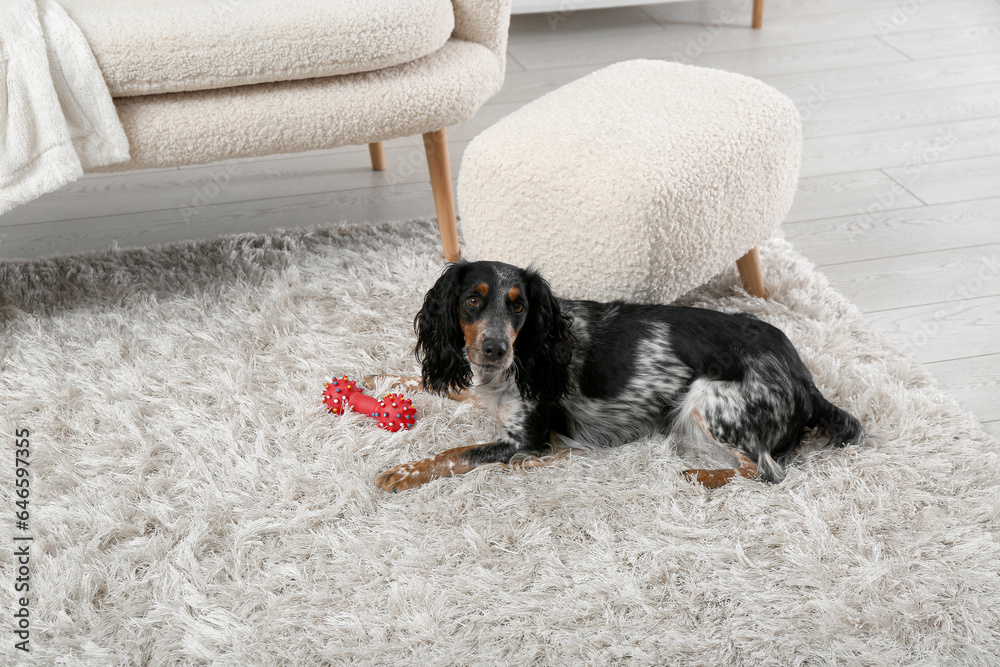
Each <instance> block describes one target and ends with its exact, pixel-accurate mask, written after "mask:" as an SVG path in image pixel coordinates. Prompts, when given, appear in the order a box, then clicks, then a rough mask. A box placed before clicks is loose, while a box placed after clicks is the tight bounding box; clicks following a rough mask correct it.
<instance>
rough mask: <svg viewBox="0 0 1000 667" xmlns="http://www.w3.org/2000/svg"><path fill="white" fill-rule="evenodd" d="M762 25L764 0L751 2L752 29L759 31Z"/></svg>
mask: <svg viewBox="0 0 1000 667" xmlns="http://www.w3.org/2000/svg"><path fill="white" fill-rule="evenodd" d="M763 24H764V0H753V27H754V29H755V30H760V27H761V26H762V25H763Z"/></svg>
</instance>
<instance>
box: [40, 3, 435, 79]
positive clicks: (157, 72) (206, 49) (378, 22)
mask: <svg viewBox="0 0 1000 667" xmlns="http://www.w3.org/2000/svg"><path fill="white" fill-rule="evenodd" d="M60 2H61V4H62V5H63V6H64V7H65V9H66V11H67V12H68V13H69V15H70V16H71V17H72V18H73V20H74V21H76V23H77V24H78V25H79V26H80V28H81V30H83V33H84V35H86V37H87V40H88V41H89V42H90V47H91V49H93V51H94V56H95V57H96V58H97V63H98V65H100V67H101V71H102V72H103V73H104V78H105V79H106V80H107V83H108V87H109V88H110V90H111V94H112V96H114V97H129V96H134V95H150V94H155V93H172V92H180V91H189V90H208V89H214V88H225V87H229V86H242V85H247V84H256V83H266V82H273V81H292V80H296V79H307V78H312V77H322V76H334V75H339V74H350V73H353V72H369V71H374V70H378V69H382V68H385V67H389V66H392V65H399V64H401V63H406V62H409V61H411V60H414V59H416V58H419V57H421V56H426V55H428V54H430V53H433V52H434V51H436V50H437V49H439V48H440V47H441V46H442V45H444V43H445V42H446V41H447V40H448V37H449V36H450V35H451V32H452V29H453V27H454V23H455V17H454V12H453V9H452V4H451V0H297V1H296V2H279V1H278V0H60Z"/></svg>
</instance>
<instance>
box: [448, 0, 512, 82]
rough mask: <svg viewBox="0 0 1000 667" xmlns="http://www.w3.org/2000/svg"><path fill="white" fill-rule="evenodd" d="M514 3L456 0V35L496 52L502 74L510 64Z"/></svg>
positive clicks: (490, 0) (493, 0)
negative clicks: (509, 36)
mask: <svg viewBox="0 0 1000 667" xmlns="http://www.w3.org/2000/svg"><path fill="white" fill-rule="evenodd" d="M510 3H511V0H452V5H454V7H455V30H454V32H453V33H452V36H454V37H457V38H459V39H464V40H467V41H470V42H475V43H477V44H482V45H483V46H485V47H486V48H488V49H489V50H490V51H492V52H493V53H494V54H495V55H496V56H497V58H498V59H499V61H500V72H501V74H502V73H503V72H504V71H505V69H506V65H507V30H508V29H509V28H510Z"/></svg>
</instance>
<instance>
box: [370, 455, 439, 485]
mask: <svg viewBox="0 0 1000 667" xmlns="http://www.w3.org/2000/svg"><path fill="white" fill-rule="evenodd" d="M430 463H431V459H420V460H419V461H410V462H409V463H404V464H402V465H398V466H396V467H394V468H389V469H388V470H386V471H385V472H384V473H382V474H381V475H379V476H378V477H376V478H375V486H377V487H378V488H380V489H382V490H383V491H388V492H390V493H397V492H399V491H406V490H408V489H415V488H416V487H418V486H421V485H423V484H426V483H427V482H429V481H431V480H432V479H434V477H435V476H434V475H431V474H430V467H431V466H430Z"/></svg>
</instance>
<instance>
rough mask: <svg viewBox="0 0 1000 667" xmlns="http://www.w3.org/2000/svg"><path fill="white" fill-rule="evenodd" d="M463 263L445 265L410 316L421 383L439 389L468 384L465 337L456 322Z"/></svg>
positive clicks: (469, 380) (468, 368)
mask: <svg viewBox="0 0 1000 667" xmlns="http://www.w3.org/2000/svg"><path fill="white" fill-rule="evenodd" d="M466 266H467V263H466V262H458V263H455V264H450V265H449V266H448V267H447V268H445V270H444V272H443V273H442V274H441V277H440V278H438V280H437V282H436V283H434V286H433V287H431V288H430V290H428V292H427V295H426V296H425V297H424V305H423V307H422V308H421V309H420V312H419V313H417V316H416V317H415V318H414V319H413V330H414V331H415V332H416V334H417V348H416V350H415V352H416V355H417V361H419V362H420V366H421V370H420V374H421V378H422V379H423V383H424V387H426V388H427V389H429V390H431V391H435V392H439V393H447V392H448V391H450V390H454V391H461V390H463V389H467V388H468V387H469V386H470V385H471V384H472V367H471V366H469V362H468V360H467V359H466V358H465V354H464V349H465V337H464V336H463V335H462V328H461V326H460V325H459V322H458V290H459V287H460V285H461V281H462V278H463V277H464V275H465V269H466Z"/></svg>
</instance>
